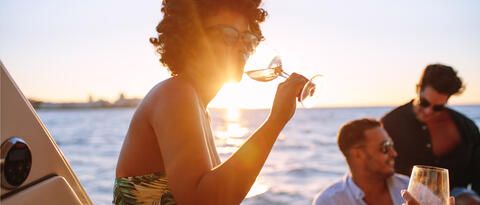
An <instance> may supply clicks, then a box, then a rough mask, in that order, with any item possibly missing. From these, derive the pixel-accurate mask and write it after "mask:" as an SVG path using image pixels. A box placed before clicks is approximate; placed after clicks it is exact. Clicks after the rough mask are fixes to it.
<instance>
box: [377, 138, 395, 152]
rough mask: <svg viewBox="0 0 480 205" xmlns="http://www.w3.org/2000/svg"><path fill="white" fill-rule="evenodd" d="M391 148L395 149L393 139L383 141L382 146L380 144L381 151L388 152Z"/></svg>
mask: <svg viewBox="0 0 480 205" xmlns="http://www.w3.org/2000/svg"><path fill="white" fill-rule="evenodd" d="M390 149H393V141H392V140H386V141H385V142H383V143H382V146H380V152H382V153H383V154H387V153H388V151H390Z"/></svg>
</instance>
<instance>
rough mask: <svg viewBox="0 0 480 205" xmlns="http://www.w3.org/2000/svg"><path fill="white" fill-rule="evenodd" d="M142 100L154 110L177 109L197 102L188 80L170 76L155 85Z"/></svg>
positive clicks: (195, 94)
mask: <svg viewBox="0 0 480 205" xmlns="http://www.w3.org/2000/svg"><path fill="white" fill-rule="evenodd" d="M143 101H144V102H142V104H144V106H147V107H150V108H152V109H155V110H158V109H162V110H163V109H167V110H172V109H173V110H178V109H183V108H185V106H192V105H195V104H196V103H198V97H197V93H196V91H195V89H194V87H193V86H192V85H191V84H190V83H189V82H188V81H186V80H185V79H182V78H180V77H172V78H169V79H167V80H164V81H162V82H160V83H158V84H157V85H155V86H154V87H153V88H152V89H151V90H150V92H149V93H148V94H147V96H145V98H144V100H143Z"/></svg>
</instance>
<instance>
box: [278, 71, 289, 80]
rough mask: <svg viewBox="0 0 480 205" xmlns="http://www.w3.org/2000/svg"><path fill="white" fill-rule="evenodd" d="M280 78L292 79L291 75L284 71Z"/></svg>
mask: <svg viewBox="0 0 480 205" xmlns="http://www.w3.org/2000/svg"><path fill="white" fill-rule="evenodd" d="M279 76H280V77H282V78H285V79H286V78H288V77H290V74H288V73H286V72H285V71H283V70H282V72H281V73H280V75H279Z"/></svg>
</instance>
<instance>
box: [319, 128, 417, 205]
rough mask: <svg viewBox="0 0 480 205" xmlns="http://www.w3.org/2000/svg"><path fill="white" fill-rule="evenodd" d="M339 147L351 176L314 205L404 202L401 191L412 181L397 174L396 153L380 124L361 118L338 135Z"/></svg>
mask: <svg viewBox="0 0 480 205" xmlns="http://www.w3.org/2000/svg"><path fill="white" fill-rule="evenodd" d="M338 146H339V147H340V151H342V153H343V155H344V156H345V158H346V160H347V163H348V166H349V168H350V173H349V174H347V175H345V176H344V177H343V178H342V179H341V180H339V181H338V182H336V183H334V184H333V185H331V186H330V187H328V188H327V189H325V190H324V191H323V192H322V193H320V194H318V195H317V196H316V197H315V199H314V201H313V204H314V205H330V204H331V205H334V204H336V205H342V204H344V205H347V204H360V205H362V204H368V205H372V204H382V205H400V204H402V203H403V199H402V196H401V190H403V189H406V188H407V186H408V180H409V179H408V177H407V176H404V175H400V174H395V169H394V164H395V157H397V152H396V151H395V149H394V148H393V141H392V139H391V138H390V136H389V135H388V134H387V132H386V131H385V129H383V127H382V125H381V124H380V122H378V121H377V120H373V119H360V120H354V121H351V122H349V123H347V124H345V125H344V126H343V127H342V128H341V129H340V131H339V134H338Z"/></svg>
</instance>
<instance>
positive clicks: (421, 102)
mask: <svg viewBox="0 0 480 205" xmlns="http://www.w3.org/2000/svg"><path fill="white" fill-rule="evenodd" d="M418 105H420V107H422V108H428V107H430V106H432V110H433V111H434V112H438V111H442V110H444V109H445V105H432V103H430V102H428V100H427V99H425V98H423V97H420V98H419V102H418Z"/></svg>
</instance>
